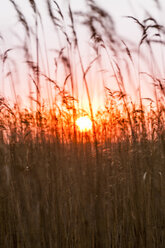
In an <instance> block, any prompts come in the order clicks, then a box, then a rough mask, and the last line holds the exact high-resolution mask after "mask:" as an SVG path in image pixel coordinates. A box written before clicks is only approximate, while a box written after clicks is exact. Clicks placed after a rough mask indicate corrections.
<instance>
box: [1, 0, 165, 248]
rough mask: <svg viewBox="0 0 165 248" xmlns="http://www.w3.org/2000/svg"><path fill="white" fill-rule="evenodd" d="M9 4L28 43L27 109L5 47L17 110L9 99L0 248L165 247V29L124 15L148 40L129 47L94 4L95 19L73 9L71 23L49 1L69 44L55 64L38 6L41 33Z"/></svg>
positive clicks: (4, 104)
mask: <svg viewBox="0 0 165 248" xmlns="http://www.w3.org/2000/svg"><path fill="white" fill-rule="evenodd" d="M9 2H10V4H11V6H12V8H13V10H14V11H15V13H16V16H17V18H18V20H19V25H20V27H21V28H22V30H23V31H22V32H23V34H24V36H25V37H24V41H22V44H21V45H22V48H21V49H22V58H23V60H22V61H26V72H27V75H26V76H27V79H26V80H25V82H24V84H26V85H25V86H24V87H27V88H28V89H29V98H28V99H29V102H28V107H24V106H22V105H21V103H20V101H19V98H18V96H17V94H18V93H17V92H19V90H18V89H17V87H18V85H17V83H16V81H15V80H17V78H16V75H17V73H16V71H17V70H15V69H14V68H15V67H19V62H18V61H16V58H15V60H14V62H13V59H12V58H13V57H14V54H12V55H10V53H12V52H13V51H12V50H14V49H15V48H14V47H13V48H10V47H8V48H7V49H6V50H4V51H3V53H2V54H1V66H2V70H1V81H2V83H5V80H9V83H10V89H11V92H12V98H13V101H12V103H11V102H10V101H9V100H8V99H7V98H6V97H5V96H3V95H2V96H1V98H0V247H3V248H33V247H35V248H41V247H42V248H49V247H50V248H110V247H111V248H143V247H144V248H164V247H165V83H164V72H165V71H163V67H164V63H163V61H164V55H163V52H164V44H165V43H164V42H165V28H164V26H163V24H162V23H161V24H159V23H158V22H157V20H156V19H155V18H154V17H153V16H152V15H151V14H150V15H149V16H147V17H146V19H144V20H139V19H137V18H135V17H134V16H127V17H126V18H128V19H129V20H130V22H133V23H134V25H135V26H137V28H139V29H140V31H141V37H140V39H139V41H138V44H132V43H131V42H129V40H123V39H121V37H120V35H119V34H118V33H117V32H116V30H115V23H114V21H113V17H112V16H111V15H109V14H108V13H107V12H106V11H105V10H103V9H102V8H101V7H99V5H97V4H96V3H95V2H94V1H93V0H90V1H86V5H87V8H86V11H87V12H86V13H84V12H83V11H82V12H75V11H72V8H71V6H70V5H68V9H67V13H68V15H67V17H65V15H64V13H63V11H62V10H61V7H60V6H59V4H58V2H56V1H52V2H51V1H49V0H45V4H46V5H45V6H46V7H47V11H48V13H49V18H50V22H51V24H52V26H53V28H54V31H55V34H56V38H58V39H59V44H60V45H59V44H58V46H57V47H58V48H56V47H54V50H56V51H55V53H54V55H53V56H54V62H53V63H52V61H51V59H50V58H49V56H48V55H47V56H46V54H48V51H47V46H46V38H48V37H47V36H46V34H45V30H44V24H43V21H42V20H43V19H42V18H43V16H42V14H41V13H40V10H39V8H38V6H37V5H36V2H37V1H36V2H35V1H34V0H31V1H30V0H29V7H31V12H32V14H33V18H34V20H33V21H34V25H31V24H30V23H29V22H28V19H27V17H26V15H25V13H24V12H23V11H22V9H21V7H20V6H19V4H17V2H16V1H13V0H9ZM27 2H28V1H27ZM59 2H60V1H59ZM84 2H85V1H84ZM155 3H157V9H158V11H160V10H159V2H158V1H155ZM155 8H156V7H155ZM77 18H79V19H78V20H79V22H81V24H80V23H79V24H77V22H78V21H77ZM81 19H82V20H81ZM66 24H67V25H66ZM77 25H80V26H81V25H82V26H83V29H84V28H85V30H86V32H87V33H88V36H89V37H88V36H87V37H88V38H89V41H90V44H89V47H88V49H89V50H88V54H89V53H90V54H91V55H90V61H88V60H86V61H85V60H84V57H83V56H82V54H83V52H82V50H81V44H80V43H81V42H80V36H79V34H78V31H77V30H78V29H79V27H77ZM81 28H82V27H81ZM150 32H151V33H150ZM41 34H42V39H41ZM151 34H152V35H151ZM43 37H44V38H43ZM1 39H2V40H3V37H1ZM158 49H159V51H161V56H162V57H161V59H160V57H159V55H158V54H157V51H158ZM32 51H35V52H34V53H32ZM155 51H156V52H155ZM12 56H13V57H12ZM49 59H50V60H49ZM159 59H160V60H159ZM139 61H140V62H139ZM24 64H25V63H24ZM44 64H45V67H44V66H43V65H44ZM139 64H140V65H141V66H142V69H141V67H140V66H139ZM52 67H53V69H52ZM107 70H108V73H109V74H108V75H109V76H108V77H107V76H105V71H107ZM96 71H97V72H98V71H99V81H100V85H101V86H100V87H102V89H103V91H104V94H103V98H104V104H103V106H102V107H101V108H98V110H97V111H96V110H94V108H95V106H94V103H93V100H92V96H91V95H92V90H91V89H93V90H94V88H95V84H94V83H95V82H93V81H92V78H93V75H94V74H95V73H96ZM62 72H63V73H62ZM106 73H107V72H106ZM61 74H62V76H63V77H62V76H61ZM29 78H30V80H29ZM2 79H3V80H2ZM107 79H108V80H109V82H110V83H109V84H106V82H105V81H106V80H107ZM94 80H95V78H94ZM43 85H45V86H43ZM112 85H113V87H111V86H112ZM144 85H145V87H146V88H147V87H149V88H147V91H150V96H151V97H148V96H147V97H145V93H144V89H143V87H144ZM148 85H149V86H148ZM44 87H45V88H44ZM131 87H132V88H134V89H136V90H135V91H134V92H135V94H134V95H133V91H132V95H131V94H129V93H128V91H129V89H130V88H131ZM82 89H83V90H84V92H85V93H84V94H85V96H86V102H87V105H88V107H87V109H86V108H83V106H82V105H81V100H80V99H79V98H80V93H81V91H82ZM32 92H33V93H32ZM45 92H46V93H45ZM98 101H99V100H98ZM81 116H88V118H89V119H90V120H91V123H92V128H91V129H90V130H85V131H84V132H83V131H81V130H80V129H79V127H78V126H77V124H76V121H77V119H78V118H79V117H81Z"/></svg>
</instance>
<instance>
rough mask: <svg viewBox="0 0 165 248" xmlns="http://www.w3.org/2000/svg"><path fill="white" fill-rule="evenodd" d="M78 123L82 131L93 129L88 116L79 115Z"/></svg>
mask: <svg viewBox="0 0 165 248" xmlns="http://www.w3.org/2000/svg"><path fill="white" fill-rule="evenodd" d="M76 124H77V126H78V128H79V130H80V131H81V132H87V131H89V130H91V129H92V122H91V120H90V119H89V117H87V116H82V117H79V118H78V119H77V120H76Z"/></svg>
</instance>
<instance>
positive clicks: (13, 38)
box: [0, 0, 165, 101]
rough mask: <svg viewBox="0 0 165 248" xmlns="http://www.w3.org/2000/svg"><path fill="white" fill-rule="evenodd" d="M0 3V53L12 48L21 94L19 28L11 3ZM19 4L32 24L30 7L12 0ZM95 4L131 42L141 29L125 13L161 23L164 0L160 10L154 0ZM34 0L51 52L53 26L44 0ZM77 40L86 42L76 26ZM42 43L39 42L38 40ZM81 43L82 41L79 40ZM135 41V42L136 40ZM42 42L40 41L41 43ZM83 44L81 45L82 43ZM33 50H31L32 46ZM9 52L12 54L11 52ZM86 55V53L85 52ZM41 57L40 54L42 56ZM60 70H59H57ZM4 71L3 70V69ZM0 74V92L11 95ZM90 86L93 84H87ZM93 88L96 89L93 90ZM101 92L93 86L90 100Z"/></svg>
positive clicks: (75, 3) (76, 0) (79, 0)
mask: <svg viewBox="0 0 165 248" xmlns="http://www.w3.org/2000/svg"><path fill="white" fill-rule="evenodd" d="M0 2H2V4H1V9H0V34H1V35H2V36H3V38H4V40H0V53H1V54H2V53H3V52H4V51H5V50H7V49H10V48H13V47H16V50H15V51H16V52H12V51H11V52H10V53H11V57H12V56H13V57H12V58H13V59H15V58H16V60H17V63H18V64H19V71H18V74H17V76H15V77H17V79H18V78H19V80H16V81H17V83H15V84H16V85H15V88H16V91H17V93H16V94H18V95H20V96H23V95H24V94H26V93H27V92H28V89H27V86H26V85H25V83H24V81H25V80H24V74H25V72H24V70H25V68H24V64H25V61H23V59H22V57H21V55H20V54H21V52H20V51H19V49H18V47H19V45H20V44H21V41H22V40H23V39H24V38H23V28H22V27H21V25H20V24H19V23H18V20H17V16H16V12H15V10H14V9H13V7H12V4H11V3H10V2H9V1H8V0H5V1H4V0H0ZM15 2H16V3H17V4H18V5H19V6H20V7H21V10H22V11H23V13H24V14H25V16H26V17H27V19H28V21H29V22H30V23H33V22H34V21H33V12H32V10H31V8H30V7H29V3H28V0H17V1H15ZM57 2H58V3H59V4H60V6H61V8H62V9H63V11H64V12H65V9H66V5H67V3H68V0H60V1H57ZM96 2H97V3H98V4H99V6H101V7H102V8H103V9H105V10H106V11H107V12H109V13H110V14H111V15H112V17H113V19H114V21H115V25H116V30H117V32H118V33H119V34H120V35H121V37H123V39H124V38H125V39H129V40H132V41H133V42H135V43H136V42H137V41H138V40H139V39H140V37H141V31H140V30H139V29H138V27H137V25H136V24H135V23H134V22H133V21H132V20H130V19H128V18H126V17H125V16H130V15H131V16H134V17H136V18H138V19H139V20H144V19H145V18H146V17H147V15H148V13H151V14H152V16H153V17H154V18H156V20H158V21H159V22H160V23H163V10H165V1H163V0H160V4H161V11H158V8H157V5H156V1H154V0H145V1H143V0H137V1H132V0H97V1H96ZM36 3H37V4H38V6H39V9H40V11H41V13H42V15H43V17H44V19H43V21H44V25H45V29H46V30H45V32H46V38H47V41H46V42H47V47H48V50H49V51H51V49H53V48H54V47H55V40H54V38H53V37H54V36H53V35H54V34H53V33H54V29H53V27H52V25H51V23H50V20H48V18H47V12H46V11H45V9H46V4H45V1H43V0H42V1H40V0H38V1H36ZM70 4H71V8H72V10H73V11H82V10H85V4H84V1H83V0H71V1H70ZM79 35H80V37H81V38H80V40H81V41H84V44H86V42H87V41H86V40H85V37H86V33H85V31H84V29H83V28H82V29H81V28H80V30H79ZM41 41H43V37H41ZM41 43H42V42H41ZM82 43H83V42H82ZM137 43H138V42H137ZM42 45H43V44H41V46H42ZM84 47H85V46H84ZM32 49H34V51H33V53H35V48H34V47H32ZM12 53H13V55H12ZM48 54H50V53H48ZM88 55H89V54H88ZM43 56H44V55H43ZM48 56H50V61H51V63H52V64H53V58H52V57H51V54H50V55H48ZM86 57H87V55H86V54H85V48H83V45H82V58H83V59H84V60H85V59H86ZM59 70H60V69H59ZM6 73H7V69H6ZM2 77H3V76H2V73H1V82H2V83H1V85H0V94H1V95H3V94H4V95H5V96H8V97H9V98H10V97H11V95H12V94H13V93H12V91H13V90H12V89H11V88H12V86H11V82H10V81H11V80H10V79H9V82H5V84H4V82H3V80H2ZM91 87H92V88H93V85H92V86H91ZM96 89H97V90H96ZM82 92H83V94H82V95H84V88H83V91H82ZM95 94H96V99H94V98H95V97H94V95H95ZM101 94H103V89H102V88H101V87H96V88H95V89H94V90H92V89H91V95H92V97H93V101H97V98H98V96H99V95H101Z"/></svg>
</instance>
